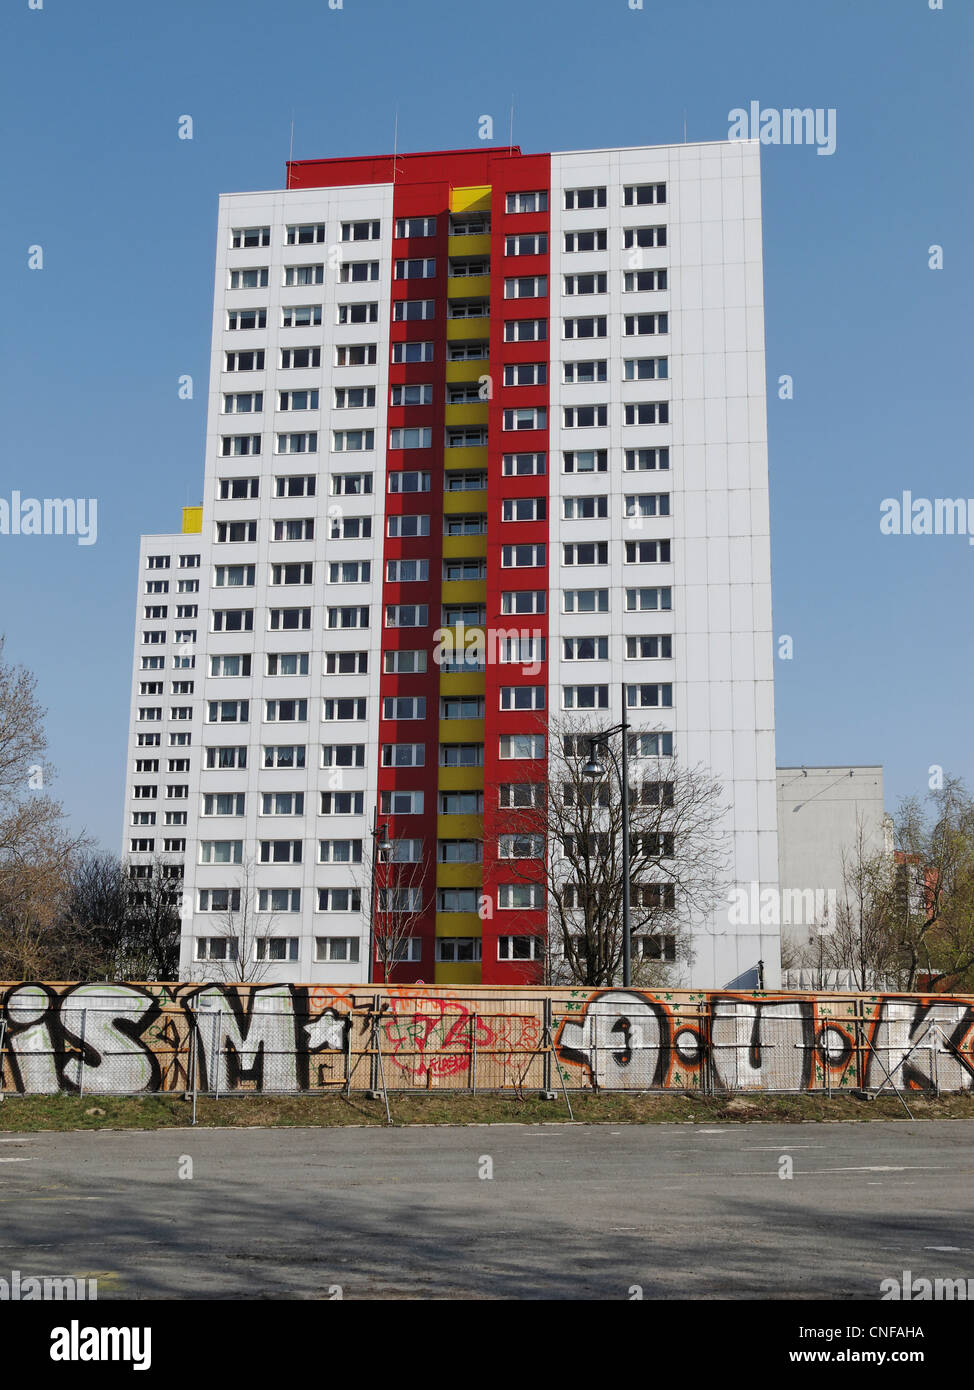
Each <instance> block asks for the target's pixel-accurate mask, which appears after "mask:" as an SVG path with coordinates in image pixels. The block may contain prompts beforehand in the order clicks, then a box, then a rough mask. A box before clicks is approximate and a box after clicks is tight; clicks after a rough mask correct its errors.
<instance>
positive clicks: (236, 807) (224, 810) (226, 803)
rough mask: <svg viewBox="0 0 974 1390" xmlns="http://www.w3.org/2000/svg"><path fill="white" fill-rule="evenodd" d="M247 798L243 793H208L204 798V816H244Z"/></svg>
mask: <svg viewBox="0 0 974 1390" xmlns="http://www.w3.org/2000/svg"><path fill="white" fill-rule="evenodd" d="M245 801H246V797H245V795H244V793H243V792H207V794H206V795H205V796H204V797H203V808H202V814H203V815H204V816H242V815H243V814H244V803H245Z"/></svg>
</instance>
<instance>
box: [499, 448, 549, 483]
mask: <svg viewBox="0 0 974 1390" xmlns="http://www.w3.org/2000/svg"><path fill="white" fill-rule="evenodd" d="M545 460H546V455H545V454H505V455H504V458H503V464H502V472H503V475H504V477H505V478H528V477H533V476H538V475H542V474H544V472H545V467H546V462H545Z"/></svg>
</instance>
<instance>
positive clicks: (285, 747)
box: [264, 743, 305, 771]
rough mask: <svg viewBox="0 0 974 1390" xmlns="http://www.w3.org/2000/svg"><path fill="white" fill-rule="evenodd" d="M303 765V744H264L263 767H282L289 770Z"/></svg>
mask: <svg viewBox="0 0 974 1390" xmlns="http://www.w3.org/2000/svg"><path fill="white" fill-rule="evenodd" d="M304 766H305V749H304V745H303V744H294V743H279V744H269V745H265V747H264V767H265V768H283V769H286V770H287V771H291V770H292V769H293V768H300V767H304Z"/></svg>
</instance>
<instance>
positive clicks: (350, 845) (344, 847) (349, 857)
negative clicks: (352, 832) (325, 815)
mask: <svg viewBox="0 0 974 1390" xmlns="http://www.w3.org/2000/svg"><path fill="white" fill-rule="evenodd" d="M318 863H319V864H361V863H362V841H361V840H319V841H318Z"/></svg>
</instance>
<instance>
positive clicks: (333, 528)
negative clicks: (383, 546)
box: [328, 516, 372, 541]
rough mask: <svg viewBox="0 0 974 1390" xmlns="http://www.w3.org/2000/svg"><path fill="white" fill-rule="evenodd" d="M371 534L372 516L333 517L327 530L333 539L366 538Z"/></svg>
mask: <svg viewBox="0 0 974 1390" xmlns="http://www.w3.org/2000/svg"><path fill="white" fill-rule="evenodd" d="M371 534H372V518H371V517H370V516H340V517H333V518H332V522H331V525H330V527H329V530H328V535H329V537H330V539H331V540H333V541H360V540H368V538H369V537H370V536H371Z"/></svg>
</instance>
